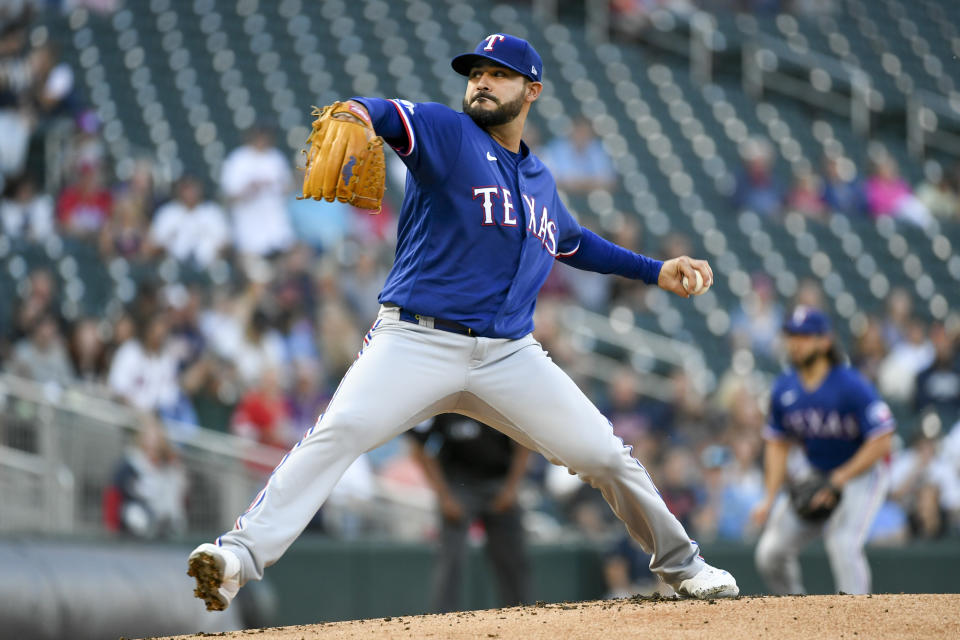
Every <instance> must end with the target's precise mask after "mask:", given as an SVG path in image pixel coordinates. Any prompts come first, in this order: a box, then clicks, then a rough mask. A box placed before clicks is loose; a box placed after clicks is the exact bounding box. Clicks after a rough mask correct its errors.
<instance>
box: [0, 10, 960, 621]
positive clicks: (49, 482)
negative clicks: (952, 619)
mask: <svg viewBox="0 0 960 640" xmlns="http://www.w3.org/2000/svg"><path fill="white" fill-rule="evenodd" d="M475 5H476V3H468V2H459V1H456V0H393V1H390V2H387V1H384V0H355V1H352V2H346V1H342V0H325V1H321V0H276V1H274V0H270V1H267V0H125V1H124V0H3V1H2V2H0V140H2V141H3V142H2V146H0V190H2V200H0V229H2V233H0V369H2V373H0V495H2V500H0V557H2V558H3V561H2V562H0V567H3V569H2V570H0V625H2V626H3V628H5V629H8V630H10V629H12V630H13V631H12V632H11V633H13V635H11V636H10V637H17V638H59V637H65V636H64V634H65V633H66V631H65V630H66V629H70V630H71V634H72V635H71V637H75V638H81V637H83V638H85V637H90V638H101V637H117V636H119V635H124V636H135V635H158V634H163V633H187V632H196V631H219V630H224V629H231V628H243V627H247V626H251V627H252V626H263V625H265V624H272V625H279V624H293V623H302V622H315V621H320V620H337V619H345V618H361V617H372V616H380V615H403V614H413V613H422V612H424V611H426V610H427V607H428V596H429V581H430V570H431V565H432V559H433V555H434V543H435V539H436V536H437V530H438V527H437V521H436V515H435V505H434V502H435V501H434V497H433V494H432V492H431V491H430V489H429V488H428V484H427V482H426V480H425V479H424V477H423V473H422V472H421V471H420V468H419V467H418V466H417V464H416V463H415V462H414V461H413V459H412V457H411V454H410V445H409V443H408V441H407V440H405V436H401V437H399V438H397V439H396V440H395V441H392V442H390V443H388V444H387V445H385V446H383V447H381V448H379V449H377V450H374V451H371V452H369V453H367V454H366V455H364V456H363V457H362V458H361V459H360V460H358V462H357V463H356V464H355V465H354V466H353V467H351V468H350V470H349V471H348V472H347V474H346V475H345V476H344V479H343V481H342V482H341V483H340V484H339V485H338V487H337V489H336V491H335V493H334V495H333V496H332V497H331V499H330V501H329V502H328V503H327V504H326V505H325V506H324V507H323V509H322V510H321V512H320V513H318V514H317V517H316V518H315V519H314V521H313V522H312V523H311V525H310V527H308V529H307V531H306V532H305V534H304V535H303V536H302V537H301V539H300V540H298V541H297V543H295V545H294V546H293V547H292V548H291V550H290V552H289V553H288V555H287V556H286V557H285V558H284V559H283V560H281V562H280V563H279V564H278V565H277V566H276V567H274V568H273V569H271V570H270V571H268V572H267V580H266V581H265V582H264V583H262V584H260V585H257V586H254V587H252V588H249V589H245V590H244V592H245V593H249V595H247V596H245V598H244V600H242V601H238V606H235V607H232V608H231V611H230V613H228V614H220V615H213V614H206V613H205V612H203V610H202V603H200V601H198V600H194V599H193V598H192V597H191V595H190V591H191V589H192V586H191V585H192V581H191V580H190V579H189V578H187V577H186V576H185V575H184V572H185V570H186V560H185V559H186V553H187V552H188V551H189V549H190V548H192V547H193V546H194V545H195V544H196V543H197V542H200V541H204V540H208V539H210V538H212V537H214V536H215V535H217V534H219V533H220V532H222V531H224V530H226V529H228V528H230V527H231V526H232V522H233V520H234V518H235V517H236V516H237V515H238V514H239V513H241V512H242V511H243V510H244V509H245V508H246V506H247V504H248V503H249V502H250V500H251V499H252V498H253V496H254V495H256V493H257V491H258V490H259V488H260V486H261V485H262V484H263V482H264V480H265V478H266V476H267V475H268V474H269V471H270V470H271V469H272V468H273V466H274V465H275V464H276V463H277V461H279V458H280V457H281V456H282V454H283V452H284V451H285V450H286V449H287V448H288V447H290V446H291V445H292V444H293V443H295V442H296V441H297V440H299V438H300V437H301V436H302V434H303V433H304V432H305V431H306V430H307V429H308V428H309V427H310V426H312V424H313V423H314V421H315V420H316V418H317V416H318V415H319V414H320V413H321V412H322V411H323V409H324V407H325V405H326V403H327V401H328V399H329V398H330V396H331V394H332V393H333V390H334V388H335V386H336V384H337V382H338V381H339V379H340V378H341V376H342V375H343V373H344V372H345V371H346V369H347V368H348V367H349V366H350V364H351V362H352V361H353V359H354V358H355V356H356V352H357V351H358V350H359V348H360V345H361V343H362V337H363V334H364V331H365V327H367V326H369V325H370V324H371V323H372V322H373V320H374V318H375V315H376V312H377V301H376V297H377V293H378V292H379V288H380V286H381V285H382V283H383V280H384V278H385V275H386V272H387V270H388V269H389V267H390V264H391V261H392V257H393V246H394V241H395V221H396V211H397V210H398V207H399V204H400V202H401V199H402V195H403V181H404V171H405V170H404V168H403V165H402V164H401V163H400V162H399V161H398V160H397V159H396V158H395V157H394V156H393V154H390V157H389V158H388V167H389V176H388V185H387V199H386V202H385V206H384V209H383V212H382V213H381V214H380V215H379V216H370V215H367V214H366V213H365V212H361V211H358V210H354V209H352V208H350V207H349V206H346V205H342V204H340V203H317V202H313V201H301V200H297V199H296V195H297V194H298V193H299V186H298V182H299V180H300V179H301V173H300V172H298V167H302V155H301V149H302V148H303V146H304V144H305V141H306V138H307V135H308V132H309V126H310V122H311V119H312V118H311V116H310V106H311V105H324V104H328V103H330V102H333V101H335V100H338V99H343V98H346V97H349V96H352V95H365V96H382V97H401V98H404V99H407V100H411V101H414V102H418V101H436V102H441V103H445V104H448V105H450V106H452V107H454V108H458V109H459V107H460V101H461V98H462V95H463V91H464V87H465V85H464V80H463V78H462V77H461V76H458V75H457V74H455V73H453V72H452V70H451V69H450V66H449V60H450V58H451V57H452V56H454V55H456V54H458V53H461V52H463V51H468V50H472V49H473V47H474V46H475V44H476V43H477V42H478V41H479V40H480V39H481V38H483V37H484V36H486V35H487V34H489V33H494V32H498V31H503V32H509V33H511V34H514V35H517V36H520V37H523V38H526V39H528V40H529V41H530V42H531V43H532V44H533V45H534V46H535V47H536V48H537V50H538V51H539V53H540V54H541V55H542V56H543V59H544V69H545V71H546V73H545V75H546V80H545V90H544V94H543V96H542V97H541V99H540V100H539V101H538V102H537V104H536V106H535V108H534V109H533V111H532V115H531V118H530V120H529V124H528V127H529V130H528V131H527V135H526V138H525V139H526V141H527V143H528V144H529V145H530V146H531V147H532V148H533V149H534V151H535V152H536V153H537V154H538V155H540V157H541V158H542V159H543V160H544V162H545V163H546V164H547V165H548V166H549V167H550V168H551V169H552V171H553V172H554V174H555V176H556V178H557V182H558V185H559V187H560V189H561V191H562V193H563V195H564V196H565V200H566V202H567V203H568V206H569V208H570V209H571V210H572V211H573V212H575V214H576V215H577V217H578V218H579V219H580V220H581V222H582V223H583V224H584V225H586V226H589V227H591V228H593V229H595V230H597V231H598V232H599V233H601V234H603V235H604V236H606V237H608V238H610V239H612V240H614V241H616V242H618V243H619V244H621V245H623V246H626V247H629V248H631V249H634V250H636V251H640V252H642V253H645V254H647V255H650V256H654V257H659V258H666V257H672V256H676V255H679V254H689V255H693V256H697V257H703V258H707V259H709V260H710V261H711V264H712V266H713V269H714V272H715V274H716V284H715V285H714V286H713V288H712V289H711V290H710V291H709V292H708V293H706V294H705V295H702V296H698V297H696V298H693V299H691V300H682V299H680V298H676V297H672V296H667V295H665V294H664V293H663V292H661V291H659V290H658V289H655V288H650V287H645V286H643V285H642V284H639V283H635V282H630V281H627V280H624V279H616V278H611V277H606V276H599V275H596V274H589V273H585V272H577V271H575V270H573V269H570V268H568V267H565V266H563V265H558V266H557V267H556V268H555V269H554V272H553V274H552V275H551V277H550V279H549V281H548V283H547V285H546V287H545V288H544V290H543V292H542V295H541V297H540V300H539V303H538V308H537V331H536V334H535V335H536V337H537V338H538V339H539V340H540V341H541V342H542V343H543V344H544V346H545V347H546V348H547V349H548V351H549V352H550V354H551V357H552V358H553V359H554V360H555V361H556V362H557V363H559V364H560V365H561V366H562V367H563V368H564V369H565V370H566V371H568V372H569V373H570V374H571V375H572V376H573V377H574V379H575V380H576V381H577V382H578V383H579V384H580V385H581V386H582V388H583V389H584V390H585V391H587V393H588V394H589V395H590V397H591V398H592V399H593V400H594V402H595V403H596V404H597V405H598V406H599V407H600V408H601V410H602V411H603V412H604V413H605V414H606V415H607V416H608V417H609V418H610V419H611V421H612V423H613V425H614V429H615V430H616V432H617V434H618V435H619V436H621V437H622V438H623V439H624V441H625V442H627V443H628V444H630V445H632V446H633V451H634V454H635V456H636V457H637V458H638V459H639V460H640V461H641V462H642V463H643V464H644V465H645V466H646V467H647V468H648V469H649V470H650V473H651V475H652V476H653V477H654V480H655V481H656V483H657V484H658V486H659V487H660V489H661V490H662V493H663V496H664V499H665V500H666V501H667V504H668V505H669V506H670V508H671V510H673V512H674V513H675V514H676V515H677V517H678V518H680V520H681V521H682V522H683V523H684V525H685V526H686V527H687V528H688V530H690V531H691V533H692V534H693V535H694V536H695V537H696V538H697V540H698V541H699V542H700V543H701V545H702V546H703V548H704V550H705V553H706V554H707V557H708V559H709V560H710V561H711V563H712V564H715V565H718V566H722V567H724V568H727V569H730V570H731V571H732V572H733V573H734V574H735V575H737V578H738V580H739V581H740V584H741V587H742V588H743V590H744V592H745V593H758V592H761V591H762V589H763V587H762V584H761V583H760V581H759V579H758V577H757V576H756V574H755V571H754V569H753V567H752V549H753V542H754V540H755V539H756V537H757V535H758V532H757V531H755V530H754V529H752V528H751V526H750V524H749V519H748V515H749V512H750V509H751V508H752V507H753V505H754V504H755V503H756V502H757V501H758V500H759V499H760V497H761V496H762V469H761V458H760V454H761V451H762V440H761V437H760V432H761V427H762V425H763V423H764V420H765V412H766V406H767V401H768V400H767V397H766V396H767V392H768V386H769V384H770V382H771V380H772V379H773V377H774V376H775V375H776V374H777V372H778V371H779V370H780V369H781V366H782V365H781V351H780V345H779V326H780V323H781V318H782V315H783V313H784V312H785V310H789V309H790V308H791V307H792V306H793V305H795V304H799V303H804V304H812V305H816V306H820V307H822V308H823V309H824V310H825V311H827V313H828V314H829V315H831V317H832V318H833V321H834V326H835V328H836V332H837V336H838V338H839V340H840V343H841V344H842V346H843V347H844V348H845V350H846V352H847V353H848V354H849V356H850V359H851V361H852V362H853V363H854V364H855V365H856V366H857V367H859V368H860V369H861V370H862V371H863V372H864V373H865V374H866V375H867V376H868V377H869V378H870V379H871V380H872V381H873V382H874V383H875V384H876V385H877V387H878V389H879V390H880V392H881V394H883V395H884V397H885V398H886V399H887V400H888V401H889V403H890V405H891V407H892V408H893V410H894V413H895V415H896V417H897V420H898V430H897V438H896V443H897V450H896V453H895V455H894V458H893V461H892V464H893V476H894V480H893V490H892V493H891V495H890V497H889V500H888V501H887V503H886V505H885V506H884V507H883V508H882V509H881V512H880V514H879V516H878V517H877V520H876V522H874V523H873V525H872V529H871V533H870V542H869V545H870V546H869V549H868V555H869V556H870V558H871V562H872V563H873V568H874V572H875V577H874V588H875V590H877V591H897V592H899V591H924V592H929V591H943V590H949V591H952V590H955V589H956V586H955V583H954V582H950V581H949V577H950V576H948V575H946V572H942V571H940V572H938V571H937V570H936V569H937V568H938V567H941V566H943V564H944V563H945V562H948V563H953V564H954V565H955V564H956V562H957V561H958V559H960V545H958V544H957V543H958V540H960V538H958V535H960V423H958V418H960V353H958V347H960V254H958V252H957V251H955V247H954V245H960V71H958V68H960V67H958V63H957V57H958V55H960V27H958V26H957V25H960V4H958V3H957V2H955V0H914V1H913V2H910V3H907V2H903V1H900V0H876V1H868V0H792V1H791V0H612V1H611V2H605V1H602V0H596V1H585V0H552V1H551V0H532V1H529V2H505V3H500V4H491V5H484V6H482V7H481V6H475ZM520 503H521V505H522V507H523V509H524V512H525V515H524V525H525V528H526V530H527V533H528V536H529V539H530V541H531V561H532V572H533V580H532V582H533V592H534V594H533V595H534V597H535V598H536V599H537V600H564V599H569V600H575V599H593V598H600V597H605V596H626V595H631V594H635V593H644V592H650V591H653V590H655V589H657V588H659V587H658V586H657V585H656V583H655V582H654V581H653V579H652V576H650V575H649V574H648V573H646V571H645V568H644V565H645V560H644V558H643V555H642V552H640V551H639V550H638V549H636V548H635V547H634V545H632V544H631V543H630V542H629V540H627V538H626V537H625V532H624V529H623V526H622V524H621V523H620V522H619V521H617V520H616V519H615V518H614V517H613V514H612V513H611V512H610V510H609V508H608V507H607V506H606V504H605V503H604V502H603V500H602V498H601V497H600V495H599V493H597V492H596V491H594V490H592V489H590V488H589V487H587V486H585V485H582V484H581V483H580V481H579V480H578V479H576V478H573V477H570V476H568V475H567V474H566V470H565V469H561V468H556V467H552V466H551V465H549V464H548V463H546V462H545V461H544V460H543V459H542V458H541V457H539V456H536V455H535V456H532V457H531V459H530V464H529V468H528V471H527V474H526V476H525V479H524V482H523V484H522V488H521V491H520ZM483 538H484V532H483V529H482V527H479V526H477V527H474V528H472V529H471V541H472V543H473V545H474V547H476V548H475V549H474V550H473V551H472V552H471V556H470V565H469V567H470V570H469V571H468V572H467V575H466V577H465V580H466V582H467V584H466V585H465V587H466V592H465V594H466V599H467V602H465V603H464V606H465V607H466V608H479V607H487V606H494V604H495V599H494V597H493V595H492V594H493V592H492V586H491V579H490V576H489V574H488V570H487V568H486V567H485V566H484V563H483V561H482V556H481V554H480V551H479V547H480V543H481V542H482V541H483ZM803 562H804V567H805V570H806V572H807V583H808V584H809V585H810V586H811V588H812V589H813V590H819V591H820V592H832V590H833V587H832V583H831V581H830V576H829V573H828V569H827V566H826V560H825V556H824V553H823V551H822V548H820V547H817V546H816V545H814V547H812V548H811V549H810V550H809V551H808V552H807V553H806V554H805V555H804V556H803ZM94 585H100V586H99V587H98V588H100V589H102V590H103V593H105V594H106V597H96V596H94V595H91V594H92V593H93V592H92V591H91V590H92V588H93V586H94ZM84 633H85V634H87V635H83V634H84Z"/></svg>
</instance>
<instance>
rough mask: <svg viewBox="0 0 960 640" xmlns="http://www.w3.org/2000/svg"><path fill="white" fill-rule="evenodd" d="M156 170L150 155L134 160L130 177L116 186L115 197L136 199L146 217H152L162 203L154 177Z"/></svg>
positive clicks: (114, 189)
mask: <svg viewBox="0 0 960 640" xmlns="http://www.w3.org/2000/svg"><path fill="white" fill-rule="evenodd" d="M155 170H156V168H155V166H154V161H153V159H152V158H150V157H147V156H141V157H139V158H137V159H135V160H133V161H132V168H131V170H130V177H129V178H127V179H126V180H124V181H123V182H121V183H119V184H117V185H115V186H114V188H113V193H114V197H115V198H117V199H130V200H133V201H135V202H136V203H137V204H138V205H139V206H140V209H141V210H142V211H143V212H144V215H145V216H146V217H152V216H153V215H155V214H154V212H155V211H156V209H157V205H159V204H160V200H159V196H158V194H157V187H156V184H155V181H154V177H153V175H154V171H155Z"/></svg>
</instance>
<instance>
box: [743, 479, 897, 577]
mask: <svg viewBox="0 0 960 640" xmlns="http://www.w3.org/2000/svg"><path fill="white" fill-rule="evenodd" d="M889 485H890V474H889V467H888V465H887V463H886V462H880V463H877V464H876V465H874V466H873V468H872V469H870V470H869V471H866V472H865V473H863V474H861V475H859V476H857V477H856V478H854V479H853V480H851V481H850V482H848V483H847V485H846V486H845V487H844V488H843V497H842V498H841V500H840V505H839V506H838V507H837V509H836V510H835V511H834V512H833V513H832V514H831V515H830V518H828V519H827V521H826V522H825V523H820V524H811V523H809V522H807V521H805V520H803V519H802V518H800V516H798V515H797V512H796V511H795V510H794V509H793V507H791V506H790V500H789V499H788V498H787V496H786V494H782V495H781V496H780V497H779V498H778V499H777V501H776V503H775V504H774V506H773V509H772V510H771V512H770V518H769V520H768V521H767V526H766V528H765V529H764V531H763V535H761V536H760V540H759V542H758V543H757V549H756V554H755V558H754V559H755V561H756V563H757V570H758V571H759V572H760V575H761V576H763V579H764V580H765V581H766V583H767V586H768V587H769V588H770V591H771V592H772V593H778V594H787V593H806V591H805V590H804V587H803V582H802V580H801V575H800V562H799V560H798V559H797V556H798V554H799V553H800V551H801V550H802V549H803V547H805V546H806V545H807V544H808V543H809V542H810V541H812V540H813V539H814V538H816V537H817V536H819V535H823V541H824V545H825V546H826V548H827V557H828V558H829V560H830V570H831V571H832V573H833V581H834V585H835V586H836V588H837V591H843V592H845V593H858V594H860V593H870V565H869V564H868V563H867V557H866V555H865V554H864V552H863V545H864V543H865V542H866V539H867V533H868V532H869V530H870V525H871V524H873V520H874V518H875V517H876V515H877V511H879V509H880V506H881V505H882V504H883V501H884V499H885V498H886V496H887V489H888V488H889Z"/></svg>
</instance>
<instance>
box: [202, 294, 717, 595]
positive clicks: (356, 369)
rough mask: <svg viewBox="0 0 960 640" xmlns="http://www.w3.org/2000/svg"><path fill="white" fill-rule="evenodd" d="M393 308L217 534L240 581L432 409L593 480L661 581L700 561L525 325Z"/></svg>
mask: <svg viewBox="0 0 960 640" xmlns="http://www.w3.org/2000/svg"><path fill="white" fill-rule="evenodd" d="M397 315H398V314H397V310H396V309H389V308H383V309H381V311H380V316H379V318H378V319H377V323H376V324H375V325H374V328H373V329H371V331H370V333H369V334H368V335H367V338H365V339H364V343H365V346H364V348H363V350H362V351H361V353H360V355H359V356H358V357H357V360H356V362H354V364H353V366H352V367H350V370H349V371H348V372H347V373H346V375H345V376H344V378H343V380H342V381H341V383H340V386H339V388H338V389H337V391H336V393H335V394H334V397H333V399H332V400H331V401H330V404H329V406H328V407H327V411H326V413H324V414H323V415H321V416H320V418H319V420H317V423H316V425H315V426H314V427H313V428H311V429H310V431H309V432H308V433H307V435H306V436H304V439H303V440H301V441H300V443H298V444H297V445H296V446H295V447H294V448H293V449H292V450H291V451H290V453H289V454H288V455H287V457H286V458H285V459H284V460H283V461H282V462H281V463H280V465H279V466H278V467H277V469H276V470H275V471H274V472H273V475H272V476H271V477H270V479H269V481H268V482H267V485H266V487H265V488H264V490H263V491H262V492H261V493H260V495H259V496H258V497H257V499H256V500H255V501H254V504H253V505H252V506H251V508H250V509H249V510H248V511H247V513H245V514H244V515H242V516H240V517H239V518H238V519H237V524H236V527H235V528H234V530H232V531H230V532H228V533H226V534H224V535H223V536H221V537H220V538H219V539H218V542H219V543H220V544H222V545H224V546H225V547H229V548H230V549H231V550H233V551H235V552H236V553H237V555H238V556H239V557H240V561H241V564H242V570H241V580H240V583H241V584H243V583H245V582H246V581H248V580H254V579H257V580H258V579H260V578H261V577H262V576H263V570H264V568H265V567H267V566H270V565H271V564H273V563H274V562H276V561H277V560H278V559H279V558H280V556H281V555H283V553H284V551H286V549H287V547H289V546H290V544H292V543H293V541H294V540H295V539H296V538H297V536H299V535H300V533H301V532H302V531H303V529H304V527H305V526H306V525H307V523H308V522H309V521H310V519H311V518H312V517H313V516H314V514H315V513H316V512H317V510H318V509H319V508H320V505H322V504H323V502H324V501H325V500H326V499H327V496H328V495H329V494H330V491H331V489H332V488H333V486H334V485H335V484H336V482H337V480H338V479H339V478H340V476H341V475H342V474H343V472H344V471H345V470H346V468H347V467H348V466H349V465H350V464H351V463H352V462H353V461H354V460H355V459H356V458H357V457H358V456H359V455H360V454H361V453H363V452H364V451H368V450H370V449H373V448H375V447H377V446H379V445H381V444H383V443H384V442H387V441H388V440H390V439H391V438H393V437H395V436H397V435H399V434H400V433H403V432H404V431H406V430H407V429H409V428H411V427H413V426H414V425H416V424H418V423H420V422H422V421H424V420H426V419H427V418H429V417H431V416H434V415H436V414H438V413H443V412H456V413H462V414H464V415H467V416H469V417H472V418H475V419H477V420H480V421H481V422H484V423H486V424H489V425H490V426H492V427H495V428H496V429H499V430H500V431H502V432H503V433H505V434H506V435H508V436H510V437H511V438H514V439H515V440H517V441H518V442H519V443H521V444H523V445H524V446H526V447H528V448H530V449H532V450H534V451H539V452H540V453H542V454H543V455H544V456H545V457H546V458H547V459H548V460H550V461H551V462H553V463H554V464H559V465H564V466H566V467H568V468H569V469H571V470H573V471H575V472H577V473H578V474H579V476H580V477H581V478H582V479H583V480H585V481H586V482H589V483H590V484H591V485H593V486H594V487H596V488H598V489H599V490H600V491H601V492H602V493H603V495H604V497H605V498H606V499H607V502H608V503H610V506H611V507H612V508H613V511H614V512H615V513H616V514H617V516H619V518H620V519H621V520H623V521H624V523H625V524H626V526H627V529H628V531H629V532H630V534H631V535H632V536H633V537H634V538H635V539H636V540H637V541H638V542H639V543H640V544H641V545H642V546H643V548H644V550H646V551H647V552H648V553H651V554H652V558H651V560H650V569H651V570H652V571H653V572H655V573H657V574H658V575H660V576H661V577H662V578H663V579H664V581H665V582H666V583H667V584H669V585H671V586H676V585H678V584H679V583H680V582H681V581H682V580H685V579H686V578H689V577H691V576H693V575H696V574H697V573H698V572H699V571H700V569H701V568H702V566H703V560H702V558H700V556H699V551H700V550H699V548H698V546H697V545H696V543H694V542H692V541H691V540H690V538H689V537H688V536H687V533H686V532H685V531H684V529H683V526H682V525H681V524H680V522H679V521H678V520H677V519H676V518H675V517H674V516H673V514H671V513H670V511H669V510H668V509H667V506H666V505H665V504H664V502H663V499H662V498H661V497H660V494H659V492H658V491H657V489H656V487H655V486H654V484H653V481H652V480H651V479H650V476H649V475H648V474H647V471H646V469H644V468H643V466H641V465H640V463H639V462H637V460H636V459H634V458H632V457H631V455H630V449H629V448H627V447H625V446H624V444H623V442H622V441H621V440H620V439H619V438H617V437H616V436H615V435H614V434H613V429H612V427H611V426H610V423H609V422H608V421H607V419H606V418H604V417H603V415H601V414H600V412H599V411H598V410H597V408H596V407H594V406H593V404H592V403H591V402H590V400H589V399H588V398H587V397H586V396H585V395H584V394H583V392H581V391H580V389H579V388H577V386H576V385H575V384H574V383H573V381H572V380H571V379H570V378H569V377H568V376H567V375H566V374H565V373H564V372H563V371H561V370H560V368H559V367H557V366H556V365H555V364H554V363H553V361H552V360H550V358H548V357H547V354H546V352H545V351H544V350H543V349H542V348H541V347H540V344H539V343H538V342H537V341H536V340H534V339H533V337H532V336H530V335H528V336H525V337H523V338H520V339H517V340H505V339H496V338H477V337H470V336H465V335H458V334H454V333H449V332H445V331H440V330H437V329H433V328H431V327H429V326H418V325H415V324H411V323H408V322H404V321H401V320H399V319H398V317H397ZM428 322H429V321H428ZM422 324H423V323H422Z"/></svg>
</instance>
